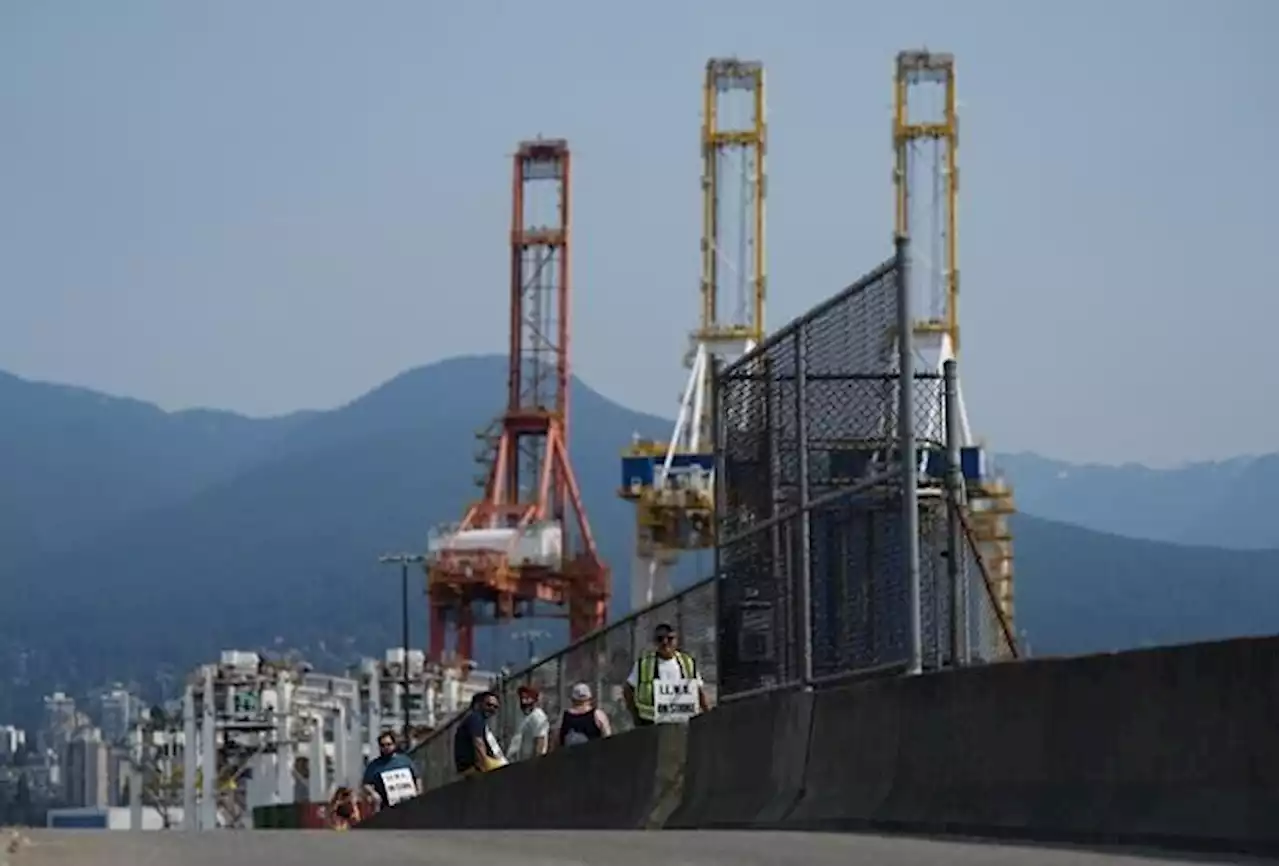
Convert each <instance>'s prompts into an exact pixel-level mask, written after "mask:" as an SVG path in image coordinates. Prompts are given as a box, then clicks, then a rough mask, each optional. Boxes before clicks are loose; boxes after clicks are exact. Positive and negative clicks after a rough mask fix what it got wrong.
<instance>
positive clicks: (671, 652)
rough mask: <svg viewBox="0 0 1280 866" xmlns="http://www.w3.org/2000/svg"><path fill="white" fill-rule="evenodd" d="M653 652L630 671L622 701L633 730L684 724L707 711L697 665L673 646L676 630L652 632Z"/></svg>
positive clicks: (662, 627)
mask: <svg viewBox="0 0 1280 866" xmlns="http://www.w3.org/2000/svg"><path fill="white" fill-rule="evenodd" d="M653 645H654V648H653V649H652V650H649V651H648V652H646V653H645V654H644V655H642V656H641V657H640V658H638V659H636V662H635V664H634V665H632V667H631V673H630V674H628V675H627V682H626V684H625V685H624V686H623V688H622V696H623V699H624V700H625V701H626V702H627V709H628V710H630V711H631V718H632V720H633V721H634V722H635V724H636V726H637V727H642V726H645V725H653V724H665V723H670V722H686V721H688V720H689V719H690V718H691V717H692V716H696V715H697V714H698V713H700V712H703V713H705V712H706V711H707V710H709V709H710V708H711V702H710V701H709V700H708V699H707V692H706V689H704V688H703V685H702V677H701V676H699V674H698V663H697V661H696V660H695V659H694V658H693V656H691V655H689V654H688V653H687V652H684V651H682V650H680V649H679V648H678V646H677V642H676V630H675V629H674V628H672V627H671V626H670V625H668V624H666V623H662V624H661V625H659V626H658V627H657V628H655V629H654V630H653Z"/></svg>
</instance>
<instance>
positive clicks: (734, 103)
mask: <svg viewBox="0 0 1280 866" xmlns="http://www.w3.org/2000/svg"><path fill="white" fill-rule="evenodd" d="M764 96H765V91H764V66H763V64H761V63H760V62H758V61H748V60H739V59H737V58H727V59H713V60H710V61H708V62H707V66H706V77H705V79H704V81H703V96H702V99H703V107H702V278H701V283H700V287H699V292H700V295H701V316H700V320H699V326H698V328H697V330H695V331H694V332H693V333H692V335H691V336H690V349H689V352H688V354H687V355H686V357H685V363H686V365H687V366H688V367H689V379H688V382H687V383H686V385H685V389H684V393H683V395H682V398H681V401H680V410H679V413H678V415H677V417H676V423H675V429H674V430H673V432H672V434H671V438H670V440H669V441H667V442H653V441H645V440H640V439H637V440H636V441H634V442H633V443H632V445H631V447H630V448H628V449H627V450H625V451H624V452H623V456H622V483H621V487H620V489H619V495H620V496H621V497H622V498H623V499H625V500H627V501H629V502H632V503H634V504H635V507H636V544H635V557H634V560H633V570H632V574H631V606H632V610H636V609H639V608H641V607H644V606H646V605H648V604H652V603H654V602H656V601H660V600H661V599H662V598H664V597H665V596H667V595H669V594H670V593H671V574H670V572H671V569H672V568H674V566H675V565H676V563H677V562H678V560H679V557H680V555H681V554H682V553H684V552H686V551H694V550H702V549H706V548H709V547H712V546H713V545H714V544H715V538H714V528H715V520H714V514H715V487H714V485H715V471H714V469H715V455H714V442H713V441H712V434H711V431H712V417H711V415H712V412H713V411H714V407H713V406H712V405H711V393H712V390H711V388H712V382H711V379H712V376H713V375H714V369H715V367H716V362H720V363H728V362H730V361H732V360H734V359H736V358H739V357H741V356H742V355H744V354H746V353H747V352H750V351H751V350H752V349H753V348H755V346H756V345H757V344H759V343H760V341H761V340H762V339H763V335H764V303H765V257H764V253H765V245H764V230H765V225H764V202H765V139H766V126H765V98H764Z"/></svg>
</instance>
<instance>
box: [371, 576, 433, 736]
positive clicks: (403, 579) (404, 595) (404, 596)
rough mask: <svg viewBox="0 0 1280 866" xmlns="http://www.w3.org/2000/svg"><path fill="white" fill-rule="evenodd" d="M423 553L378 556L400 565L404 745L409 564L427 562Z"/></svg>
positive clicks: (407, 659) (407, 699)
mask: <svg viewBox="0 0 1280 866" xmlns="http://www.w3.org/2000/svg"><path fill="white" fill-rule="evenodd" d="M426 559H427V558H426V557H425V556H423V555H422V554H421V553H388V554H385V555H383V556H380V557H378V562H379V563H381V564H382V565H396V564H398V565H399V566H400V648H401V652H402V653H403V655H402V657H401V660H400V685H401V689H402V693H401V695H400V704H401V707H402V709H403V710H404V747H405V749H406V750H408V748H409V747H410V745H412V742H411V740H410V736H409V730H410V723H409V564H410V563H421V562H426Z"/></svg>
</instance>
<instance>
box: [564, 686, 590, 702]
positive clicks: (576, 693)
mask: <svg viewBox="0 0 1280 866" xmlns="http://www.w3.org/2000/svg"><path fill="white" fill-rule="evenodd" d="M569 697H571V698H573V699H574V700H575V701H589V700H591V686H589V685H587V684H586V683H576V684H575V685H574V687H573V688H572V689H571V690H570V691H569Z"/></svg>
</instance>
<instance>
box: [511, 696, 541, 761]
mask: <svg viewBox="0 0 1280 866" xmlns="http://www.w3.org/2000/svg"><path fill="white" fill-rule="evenodd" d="M516 695H517V696H518V697H519V699H520V712H521V713H523V714H524V718H523V719H521V720H520V727H518V728H516V732H515V734H514V735H513V736H512V737H511V742H510V743H509V744H508V745H507V754H508V755H510V756H511V758H512V759H513V760H516V761H524V760H527V759H529V758H535V757H537V756H539V755H545V754H546V753H547V742H548V740H549V739H550V737H549V734H550V733H551V722H550V721H548V719H547V713H546V711H545V710H544V709H542V707H540V706H538V699H539V697H540V696H539V694H538V690H537V689H536V688H534V687H533V686H521V687H520V688H518V689H516Z"/></svg>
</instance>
